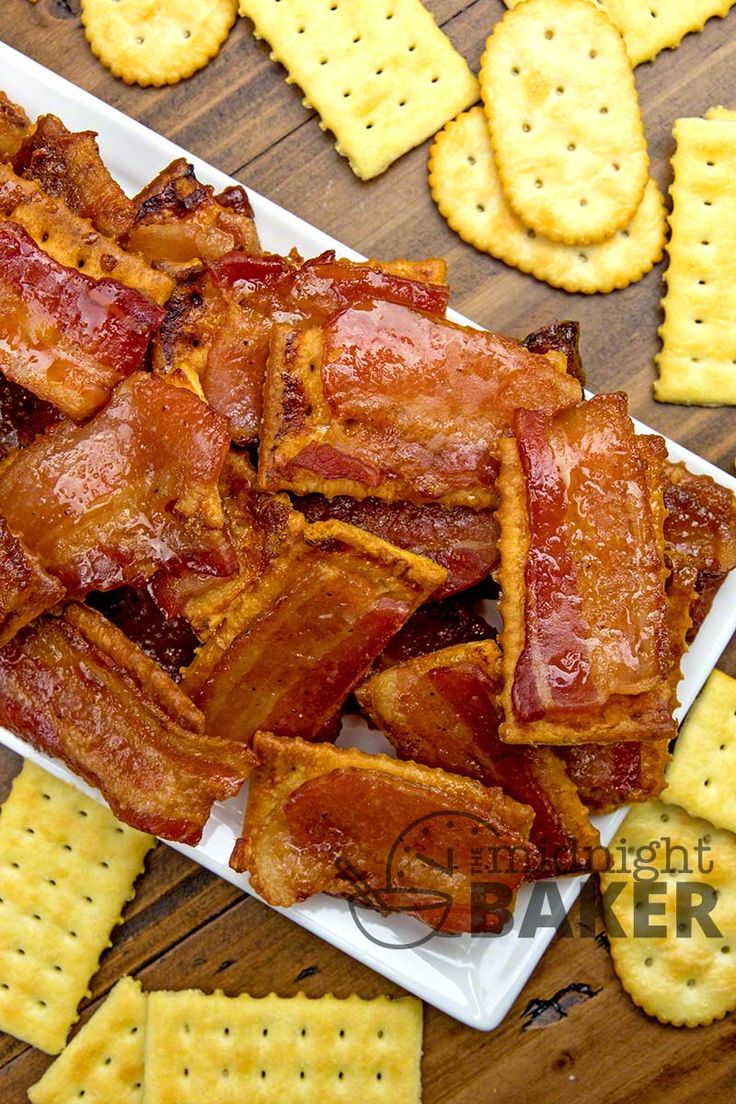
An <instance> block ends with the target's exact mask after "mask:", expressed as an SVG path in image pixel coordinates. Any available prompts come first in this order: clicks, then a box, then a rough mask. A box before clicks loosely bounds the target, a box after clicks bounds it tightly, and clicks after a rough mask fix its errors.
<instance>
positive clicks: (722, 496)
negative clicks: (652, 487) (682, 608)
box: [664, 464, 736, 641]
mask: <svg viewBox="0 0 736 1104" xmlns="http://www.w3.org/2000/svg"><path fill="white" fill-rule="evenodd" d="M665 472H666V478H667V482H666V485H665V489H664V504H665V507H666V509H667V517H666V519H665V523H664V536H665V550H666V555H667V559H668V561H670V562H671V563H672V565H673V566H674V568H675V569H677V568H678V567H682V566H687V567H691V568H693V569H694V570H695V571H696V573H697V578H696V580H695V584H694V589H695V594H694V597H693V602H692V606H691V610H690V613H691V617H692V625H691V627H690V629H689V632H688V640H689V641H692V640H693V639H694V638H695V636H696V634H697V632H698V629H699V628H700V626H701V624H702V623H703V619H704V618H705V616H706V614H707V613H708V610H709V609H710V607H711V605H712V603H713V599H714V598H715V596H716V594H717V592H718V589H719V588H720V586H721V584H722V583H723V582H724V580H725V578H726V576H727V575H728V573H729V571H732V570H733V568H734V567H736V496H734V495H733V493H732V492H731V491H729V490H728V489H727V488H726V487H722V486H721V485H720V484H719V483H716V482H715V480H714V479H711V478H710V476H708V475H694V474H693V473H692V472H689V471H688V470H687V468H686V467H685V465H684V464H667V465H666V468H665Z"/></svg>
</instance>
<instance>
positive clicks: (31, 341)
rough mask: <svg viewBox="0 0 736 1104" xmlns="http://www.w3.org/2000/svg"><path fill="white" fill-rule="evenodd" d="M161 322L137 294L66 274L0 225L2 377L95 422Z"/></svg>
mask: <svg viewBox="0 0 736 1104" xmlns="http://www.w3.org/2000/svg"><path fill="white" fill-rule="evenodd" d="M162 318H163V311H162V310H161V308H160V307H158V306H156V305H155V304H154V303H152V302H151V300H150V299H148V298H147V297H146V296H144V295H141V294H140V292H137V291H134V290H133V289H132V288H126V287H123V285H122V284H119V283H118V282H117V281H116V280H111V279H102V280H93V279H91V278H90V277H89V276H85V275H83V274H82V273H81V272H77V271H76V270H75V269H71V268H65V267H64V266H63V265H60V264H58V263H57V262H56V261H54V260H52V259H51V257H49V256H48V254H46V253H44V251H43V250H42V249H40V248H39V247H38V246H37V245H36V244H35V242H34V241H33V239H32V238H31V237H30V236H29V235H28V234H27V233H26V232H25V230H23V229H22V228H21V227H20V226H16V225H15V223H12V222H0V369H2V371H3V373H4V374H5V375H6V376H7V377H8V378H9V379H10V380H12V381H13V382H14V383H18V384H20V385H21V386H23V387H25V388H27V389H28V390H29V391H32V392H33V393H34V395H37V396H38V397H39V398H40V399H43V400H44V401H48V402H52V403H53V404H54V405H55V406H58V407H59V409H60V410H61V411H62V412H63V413H64V414H66V415H68V416H69V417H71V418H77V419H82V418H86V417H88V416H89V415H90V414H94V412H95V411H96V410H98V409H99V407H101V406H102V405H103V404H104V403H105V402H107V400H108V399H109V398H110V394H111V392H112V389H113V387H114V386H115V385H116V383H118V382H119V381H120V380H121V379H124V378H125V377H126V376H128V375H130V373H131V372H134V371H135V370H136V369H137V368H140V367H141V365H142V363H143V358H144V356H145V353H146V349H147V348H148V343H149V341H150V339H151V334H152V333H153V331H154V330H155V329H156V328H157V327H158V326H159V324H160V323H161V320H162Z"/></svg>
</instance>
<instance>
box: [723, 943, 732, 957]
mask: <svg viewBox="0 0 736 1104" xmlns="http://www.w3.org/2000/svg"><path fill="white" fill-rule="evenodd" d="M730 953H731V948H730V947H729V945H728V944H727V943H725V944H724V945H723V946H722V947H721V954H730Z"/></svg>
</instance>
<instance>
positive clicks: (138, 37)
mask: <svg viewBox="0 0 736 1104" xmlns="http://www.w3.org/2000/svg"><path fill="white" fill-rule="evenodd" d="M135 41H136V44H137V45H138V46H142V45H143V43H144V42H145V41H146V40H145V38H144V37H143V35H136V36H135Z"/></svg>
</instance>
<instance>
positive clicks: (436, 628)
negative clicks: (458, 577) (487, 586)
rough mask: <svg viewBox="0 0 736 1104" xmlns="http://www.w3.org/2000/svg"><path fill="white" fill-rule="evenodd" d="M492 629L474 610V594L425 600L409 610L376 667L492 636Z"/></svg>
mask: <svg viewBox="0 0 736 1104" xmlns="http://www.w3.org/2000/svg"><path fill="white" fill-rule="evenodd" d="M495 635H496V630H495V629H494V628H493V627H492V626H491V625H490V624H489V623H488V621H486V620H485V618H483V617H481V616H480V614H478V613H476V611H475V596H474V594H472V593H471V594H468V593H467V592H466V593H464V594H461V595H457V596H456V597H454V598H444V599H443V600H442V601H441V602H427V603H426V604H425V605H423V606H420V607H419V609H418V610H417V611H416V613H414V614H412V616H411V617H410V618H409V620H408V621H407V622H406V624H405V625H404V627H403V629H401V631H400V632H398V633H397V634H396V636H394V637H392V638H391V640H390V641H389V643H388V646H387V647H386V649H385V651H383V652H382V653H381V655H380V656H379V658H378V660H377V663H376V666H377V667H378V668H379V669H383V668H385V667H393V666H394V664H396V663H405V662H406V661H407V660H408V659H416V658H417V657H418V656H423V655H428V654H429V653H430V652H439V651H440V650H441V649H442V648H450V647H452V646H454V645H455V644H470V643H473V642H474V641H477V640H492V639H493V637H495Z"/></svg>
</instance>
